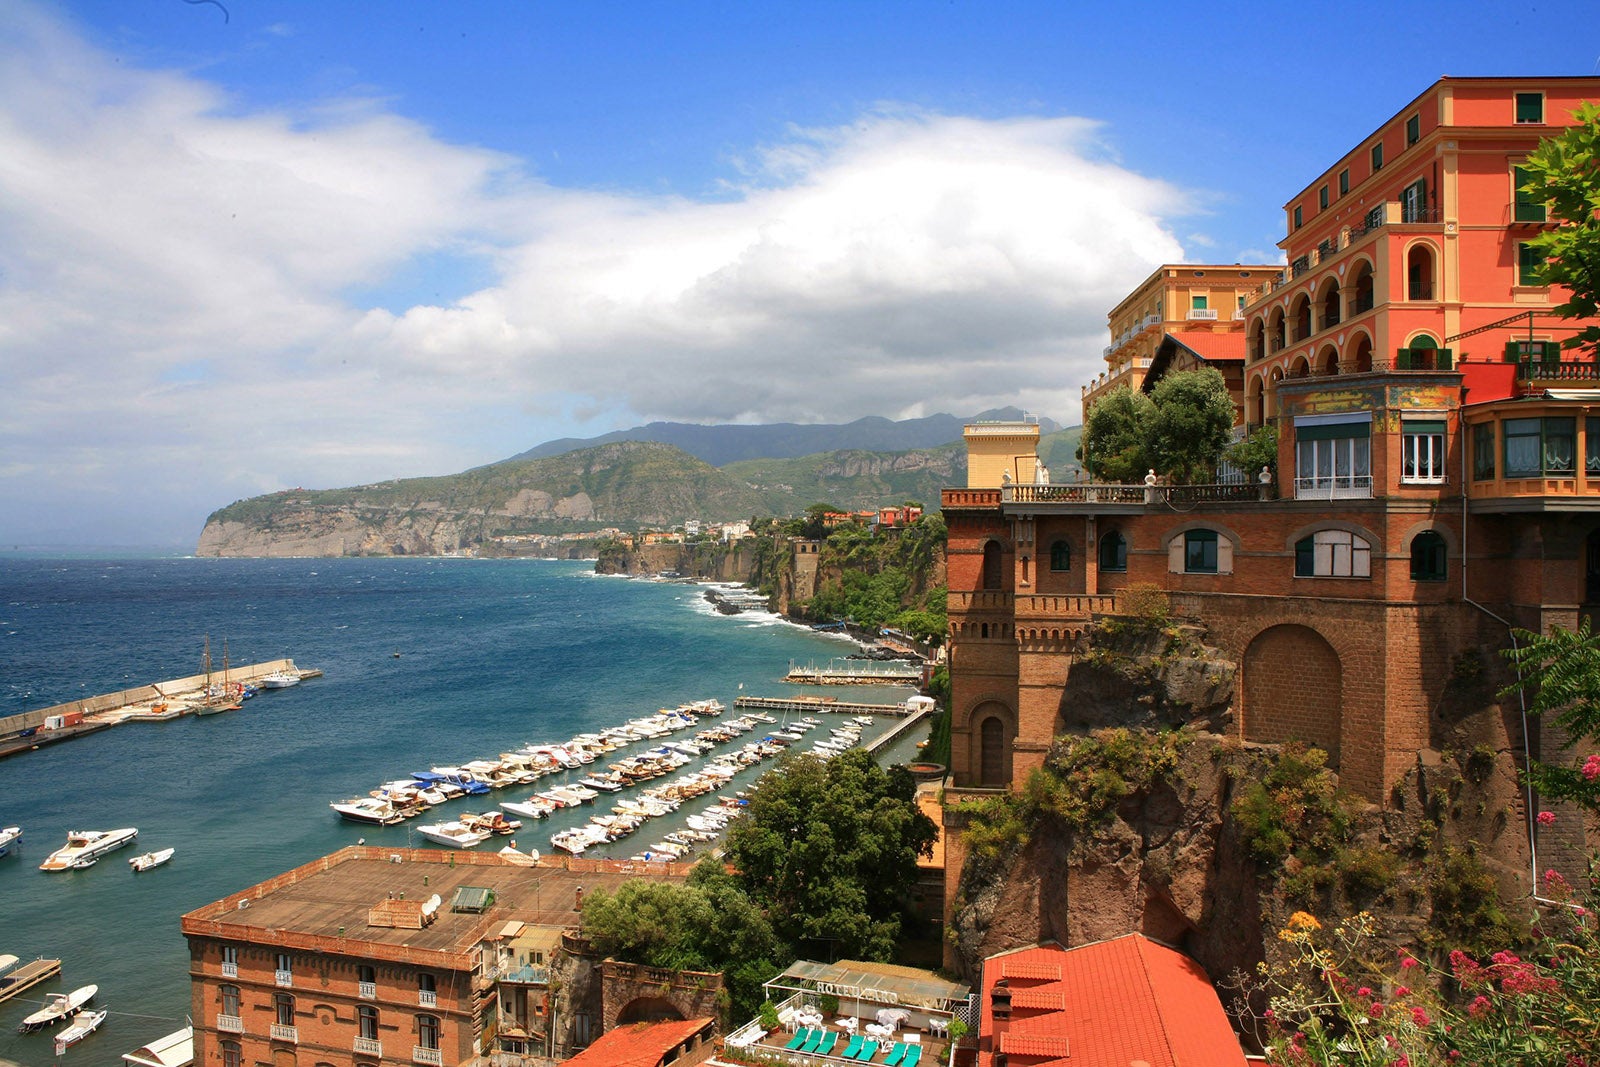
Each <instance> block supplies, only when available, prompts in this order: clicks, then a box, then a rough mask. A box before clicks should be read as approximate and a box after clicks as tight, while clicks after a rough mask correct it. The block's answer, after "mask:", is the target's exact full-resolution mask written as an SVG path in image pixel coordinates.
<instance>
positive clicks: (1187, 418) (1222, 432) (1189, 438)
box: [1149, 367, 1233, 482]
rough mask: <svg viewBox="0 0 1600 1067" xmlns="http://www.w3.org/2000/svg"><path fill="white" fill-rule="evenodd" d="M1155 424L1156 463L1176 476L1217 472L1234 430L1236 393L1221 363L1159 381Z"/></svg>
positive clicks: (1151, 425)
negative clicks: (1230, 388)
mask: <svg viewBox="0 0 1600 1067" xmlns="http://www.w3.org/2000/svg"><path fill="white" fill-rule="evenodd" d="M1151 399H1152V400H1153V401H1154V402H1155V414H1154V416H1153V417H1152V418H1151V420H1150V423H1149V438H1150V451H1151V452H1152V453H1154V455H1155V468H1156V470H1157V471H1159V472H1161V473H1162V474H1165V475H1166V476H1167V477H1169V478H1171V479H1172V480H1173V481H1177V482H1196V481H1201V480H1203V479H1206V478H1209V477H1211V475H1212V473H1213V472H1214V471H1215V469H1216V464H1217V458H1218V457H1219V456H1220V455H1221V454H1222V450H1223V448H1225V447H1226V446H1227V444H1228V436H1229V434H1230V433H1232V431H1233V398H1232V397H1231V396H1229V395H1228V384H1227V382H1225V381H1223V379H1222V374H1221V373H1220V372H1219V371H1218V370H1217V369H1216V368H1215V367H1201V368H1200V369H1198V370H1191V371H1180V372H1178V373H1177V374H1169V375H1167V376H1165V377H1164V378H1162V379H1161V380H1160V381H1159V382H1157V383H1156V387H1155V391H1154V392H1153V393H1152V394H1151Z"/></svg>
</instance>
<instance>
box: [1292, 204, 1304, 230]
mask: <svg viewBox="0 0 1600 1067" xmlns="http://www.w3.org/2000/svg"><path fill="white" fill-rule="evenodd" d="M1304 224H1305V218H1304V215H1303V213H1302V212H1301V209H1300V205H1299V204H1296V205H1295V206H1294V228H1295V229H1297V230H1298V229H1299V228H1300V227H1301V226H1303V225H1304Z"/></svg>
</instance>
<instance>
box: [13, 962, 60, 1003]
mask: <svg viewBox="0 0 1600 1067" xmlns="http://www.w3.org/2000/svg"><path fill="white" fill-rule="evenodd" d="M11 958H12V959H15V958H16V957H14V956H13V957H11ZM60 973H61V961H60V960H47V959H45V958H44V957H43V956H40V957H39V958H38V959H36V960H32V961H30V962H28V963H24V964H23V965H22V966H21V967H18V968H17V969H16V970H14V971H12V972H10V973H9V974H5V975H0V1001H6V1000H10V999H11V998H12V997H14V996H16V995H17V994H18V993H21V992H24V991H26V990H29V989H32V988H33V987H34V986H36V985H38V984H39V983H40V982H48V981H49V980H50V979H52V978H54V977H56V975H58V974H60Z"/></svg>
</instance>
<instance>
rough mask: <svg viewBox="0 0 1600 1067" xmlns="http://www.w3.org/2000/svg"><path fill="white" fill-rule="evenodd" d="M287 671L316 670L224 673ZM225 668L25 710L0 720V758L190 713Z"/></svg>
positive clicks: (284, 666)
mask: <svg viewBox="0 0 1600 1067" xmlns="http://www.w3.org/2000/svg"><path fill="white" fill-rule="evenodd" d="M280 671H282V672H287V673H290V674H294V675H297V676H299V677H300V678H302V679H305V678H317V677H320V676H321V675H322V672H321V671H319V670H303V669H301V668H299V667H296V666H295V663H294V660H292V659H274V660H268V661H267V662H265V663H252V664H249V665H247V666H242V667H230V668H228V670H227V671H226V679H227V681H228V682H229V683H240V684H249V683H251V682H254V681H256V680H257V679H260V678H264V677H266V676H267V675H269V674H276V673H278V672H280ZM223 678H224V672H222V671H213V672H212V673H211V674H210V675H205V674H193V675H190V676H188V677H187V678H174V679H172V680H171V681H166V682H152V683H151V684H149V685H141V686H135V687H134V688H132V689H124V690H121V691H119V692H115V693H102V694H100V695H99V696H92V697H84V698H83V699H81V700H72V701H68V702H67V703H65V704H55V705H52V706H51V707H48V708H40V709H39V710H37V711H25V712H22V713H21V714H19V715H10V716H7V717H6V718H3V719H0V757H5V756H12V755H16V754H17V753H19V752H27V751H30V750H32V749H35V748H38V747H39V746H41V745H48V744H54V743H55V742H57V741H66V740H69V739H71V738H73V737H81V736H82V735H84V734H86V733H93V732H94V731H96V730H103V729H105V728H106V727H108V726H115V725H117V724H118V723H123V722H137V721H140V720H143V721H146V722H160V721H164V720H166V719H175V718H177V717H178V716H180V715H184V714H187V713H189V712H192V711H193V710H194V709H195V708H196V707H198V706H199V705H200V704H201V703H202V702H203V701H204V700H205V698H206V690H207V687H208V685H214V684H216V683H218V682H221V681H222V680H223Z"/></svg>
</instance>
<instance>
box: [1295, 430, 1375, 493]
mask: <svg viewBox="0 0 1600 1067" xmlns="http://www.w3.org/2000/svg"><path fill="white" fill-rule="evenodd" d="M1294 473H1295V479H1294V481H1295V495H1296V496H1297V497H1302V496H1303V497H1325V498H1333V497H1350V498H1356V497H1368V496H1371V495H1372V442H1371V426H1370V424H1369V423H1365V422H1361V423H1345V424H1341V425H1335V426H1303V427H1296V429H1295V472H1294Z"/></svg>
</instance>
